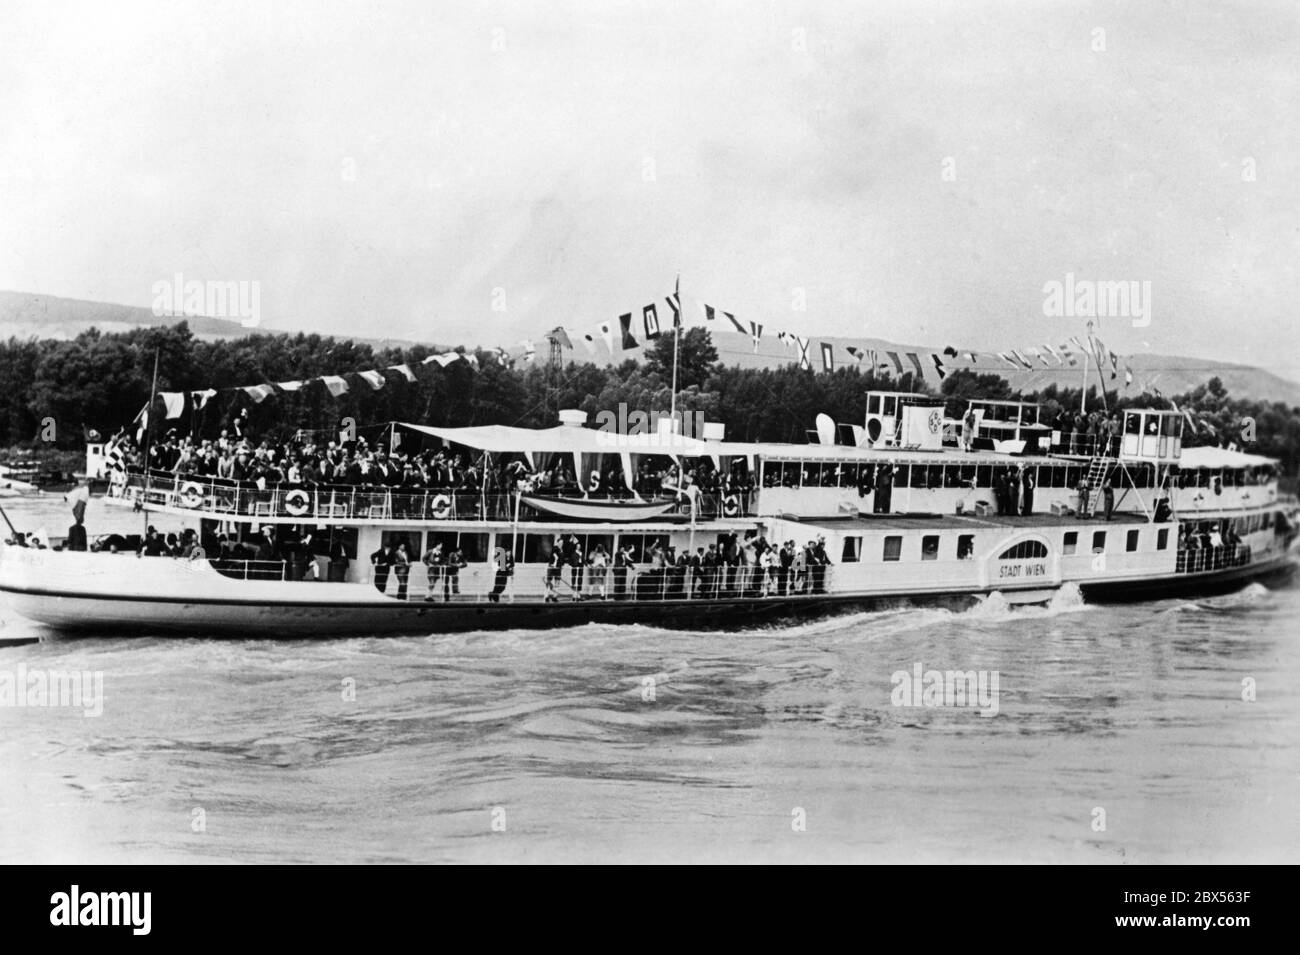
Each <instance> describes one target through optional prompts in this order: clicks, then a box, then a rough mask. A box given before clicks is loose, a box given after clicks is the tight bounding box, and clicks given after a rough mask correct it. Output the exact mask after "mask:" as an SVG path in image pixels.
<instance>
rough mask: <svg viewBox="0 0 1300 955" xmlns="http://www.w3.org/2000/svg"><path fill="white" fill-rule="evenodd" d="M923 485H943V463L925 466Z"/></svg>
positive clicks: (935, 486)
mask: <svg viewBox="0 0 1300 955" xmlns="http://www.w3.org/2000/svg"><path fill="white" fill-rule="evenodd" d="M925 486H926V487H932V488H940V487H943V465H942V464H932V465H930V466H929V467H928V468H926V474H925Z"/></svg>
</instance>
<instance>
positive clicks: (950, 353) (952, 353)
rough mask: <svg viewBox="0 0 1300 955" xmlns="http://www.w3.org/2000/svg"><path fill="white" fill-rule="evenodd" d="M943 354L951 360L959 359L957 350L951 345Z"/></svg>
mask: <svg viewBox="0 0 1300 955" xmlns="http://www.w3.org/2000/svg"><path fill="white" fill-rule="evenodd" d="M943 353H944V354H945V355H946V356H948V357H949V358H956V357H957V349H955V348H953V347H952V346H951V345H949V346H948V347H947V348H945V349H944V350H943Z"/></svg>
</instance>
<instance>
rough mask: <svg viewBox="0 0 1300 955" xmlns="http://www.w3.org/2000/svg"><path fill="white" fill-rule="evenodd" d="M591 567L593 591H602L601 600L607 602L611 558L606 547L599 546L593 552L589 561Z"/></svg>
mask: <svg viewBox="0 0 1300 955" xmlns="http://www.w3.org/2000/svg"><path fill="white" fill-rule="evenodd" d="M588 563H589V564H590V565H591V578H590V580H591V586H592V589H593V590H596V589H599V590H600V599H601V600H606V599H607V596H606V594H605V575H606V571H607V570H608V568H609V556H608V555H607V554H606V553H605V545H604V544H597V545H596V549H595V550H594V551H592V554H591V558H590V559H589V560H588Z"/></svg>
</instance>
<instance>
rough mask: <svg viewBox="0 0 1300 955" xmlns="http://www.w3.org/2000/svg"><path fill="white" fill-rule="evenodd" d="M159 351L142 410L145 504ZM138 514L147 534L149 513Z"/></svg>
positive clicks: (157, 349) (155, 348)
mask: <svg viewBox="0 0 1300 955" xmlns="http://www.w3.org/2000/svg"><path fill="white" fill-rule="evenodd" d="M160 351H161V349H160V348H159V347H157V346H155V347H154V350H153V384H151V385H150V386H149V406H148V407H147V408H145V409H144V493H143V494H142V495H141V500H143V501H144V503H145V504H148V503H149V476H150V473H151V470H150V467H149V451H150V447H151V445H152V444H153V439H152V438H151V437H150V434H149V416H150V415H151V414H153V403H154V401H156V400H157V398H158V354H159V352H160ZM140 513H141V514H142V515H143V516H144V529H145V532H146V533H147V532H148V530H149V512H148V511H145V510H141V512H140Z"/></svg>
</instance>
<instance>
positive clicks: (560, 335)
mask: <svg viewBox="0 0 1300 955" xmlns="http://www.w3.org/2000/svg"><path fill="white" fill-rule="evenodd" d="M546 338H547V340H548V341H553V342H555V344H557V345H559V346H560V347H561V348H567V349H569V350H570V351H572V350H573V342H571V341H569V335H568V333H567V332H566V331H565V330H564V329H563V328H556V329H552V330H551V332H550V334H548V335H547V336H546Z"/></svg>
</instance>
